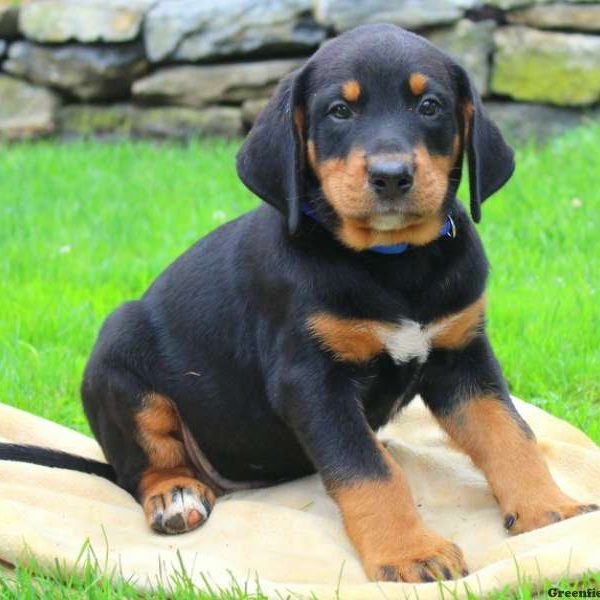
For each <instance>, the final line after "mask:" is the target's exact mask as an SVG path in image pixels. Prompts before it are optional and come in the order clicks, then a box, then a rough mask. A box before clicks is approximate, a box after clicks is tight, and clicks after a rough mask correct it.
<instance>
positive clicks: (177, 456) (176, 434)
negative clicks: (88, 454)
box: [135, 394, 215, 533]
mask: <svg viewBox="0 0 600 600" xmlns="http://www.w3.org/2000/svg"><path fill="white" fill-rule="evenodd" d="M135 422H136V429H137V431H136V437H137V440H138V443H139V444H140V446H141V448H142V450H143V452H144V454H145V456H146V458H147V462H148V466H147V467H146V468H145V469H144V470H143V471H142V473H141V475H140V481H139V484H138V490H137V491H138V498H139V501H140V503H141V504H142V506H143V508H144V513H145V515H146V520H147V522H148V524H149V525H150V527H152V529H154V530H155V531H158V532H159V533H183V532H185V531H190V530H191V529H195V528H196V527H198V526H199V525H201V524H202V523H204V521H206V519H208V516H209V514H210V512H211V510H212V507H213V505H214V503H215V495H214V494H213V492H212V490H211V489H210V488H209V487H208V486H207V485H205V484H204V483H202V482H200V481H199V480H198V479H196V477H194V474H193V471H192V469H191V468H190V467H189V466H188V461H187V456H186V452H185V448H184V445H183V442H182V441H181V427H180V422H179V416H178V414H177V411H176V410H175V408H174V406H173V404H172V402H171V401H170V400H169V399H168V398H166V397H165V396H161V395H159V394H150V395H147V396H145V398H144V404H143V408H142V410H140V411H139V412H138V413H137V414H136V415H135Z"/></svg>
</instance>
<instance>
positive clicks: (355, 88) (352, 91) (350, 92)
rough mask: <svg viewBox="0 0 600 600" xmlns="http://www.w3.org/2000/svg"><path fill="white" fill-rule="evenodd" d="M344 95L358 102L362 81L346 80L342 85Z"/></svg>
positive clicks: (345, 98)
mask: <svg viewBox="0 0 600 600" xmlns="http://www.w3.org/2000/svg"><path fill="white" fill-rule="evenodd" d="M342 97H343V98H344V100H347V101H348V102H356V101H357V100H358V99H359V98H360V83H358V81H356V79H351V80H350V81H346V82H345V83H344V85H343V86H342Z"/></svg>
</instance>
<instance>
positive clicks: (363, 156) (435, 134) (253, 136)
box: [238, 25, 514, 250]
mask: <svg viewBox="0 0 600 600" xmlns="http://www.w3.org/2000/svg"><path fill="white" fill-rule="evenodd" d="M464 154H466V155H467V159H468V166H469V182H470V194H471V214H472V217H473V219H474V220H475V221H477V222H478V221H479V219H480V216H481V214H480V205H481V203H482V202H483V201H484V200H485V199H486V198H487V197H488V196H490V195H491V194H493V193H494V192H495V191H496V190H497V189H499V188H500V187H501V186H502V185H503V184H504V183H505V182H506V181H507V180H508V179H509V177H510V176H511V174H512V172H513V169H514V162H513V154H512V151H511V149H510V148H509V147H508V146H507V145H506V143H505V141H504V139H503V138H502V135H501V134H500V131H499V130H498V128H497V127H496V125H495V124H494V123H493V122H492V121H491V120H490V119H489V117H488V116H487V114H486V112H485V109H484V108H483V106H482V103H481V100H480V98H479V95H478V94H477V92H476V90H475V89H474V87H473V86H472V84H471V82H470V79H469V77H468V75H467V74H466V73H465V71H464V70H463V69H462V68H461V67H460V66H459V65H457V64H456V63H455V62H454V61H453V60H452V59H451V58H450V57H448V56H447V55H445V54H444V53H442V52H441V51H439V50H438V49H436V48H435V47H434V46H432V45H431V44H430V43H429V42H427V41H426V40H424V39H423V38H421V37H419V36H417V35H415V34H412V33H409V32H407V31H405V30H403V29H401V28H399V27H395V26H392V25H366V26H363V27H359V28H357V29H355V30H353V31H350V32H348V33H346V34H343V35H341V36H339V37H338V38H336V39H334V40H332V41H331V42H329V43H327V44H326V45H324V46H323V47H322V48H321V49H320V50H319V51H318V52H316V53H315V54H314V55H313V57H312V58H311V59H310V60H309V61H308V62H307V63H306V64H305V65H304V67H303V68H302V69H300V70H298V71H296V72H295V73H293V74H291V75H290V76H288V77H287V78H286V79H284V80H283V81H282V83H281V85H280V86H279V88H278V90H277V92H276V94H275V96H274V97H273V99H272V100H271V102H270V103H269V105H268V106H267V108H266V109H265V110H264V111H263V113H262V114H261V115H260V117H259V119H258V120H257V123H256V124H255V126H254V127H253V129H252V130H251V132H250V134H249V135H248V138H247V139H246V142H245V143H244V145H243V147H242V149H241V150H240V153H239V155H238V173H239V175H240V177H241V179H242V181H243V182H244V183H245V184H246V185H247V186H248V187H249V188H250V189H251V190H252V191H254V192H255V193H256V194H257V195H258V196H260V197H261V198H263V199H264V200H266V201H267V202H269V203H270V204H273V205H274V206H276V207H277V208H278V209H280V210H281V211H282V212H283V213H284V214H285V215H287V218H288V224H289V227H290V230H292V231H293V230H295V228H296V227H297V224H298V221H299V211H300V205H301V202H302V201H305V200H307V199H310V200H311V202H312V204H313V209H314V210H316V212H317V214H318V215H319V219H320V220H321V221H322V222H323V223H325V224H326V225H327V226H328V227H330V228H331V229H332V230H333V231H334V232H335V234H336V236H337V237H338V238H339V239H340V240H341V241H342V242H343V243H345V244H346V245H348V246H350V247H352V248H355V249H357V250H362V249H365V248H369V247H370V246H374V245H380V244H395V243H400V242H408V243H411V244H415V245H423V244H427V243H428V242H430V241H431V240H433V239H435V238H436V237H437V236H438V232H439V230H440V227H441V225H442V223H443V222H444V219H445V215H446V211H447V208H448V205H449V204H450V202H451V201H452V199H453V197H454V194H455V193H456V190H457V188H458V184H459V183H460V177H461V168H462V163H463V155H464Z"/></svg>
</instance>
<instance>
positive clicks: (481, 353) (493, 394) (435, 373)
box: [421, 334, 598, 533]
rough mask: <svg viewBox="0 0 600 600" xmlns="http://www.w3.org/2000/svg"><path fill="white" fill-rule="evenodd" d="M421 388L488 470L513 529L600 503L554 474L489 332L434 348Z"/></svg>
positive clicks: (537, 524) (544, 522) (453, 435)
mask: <svg viewBox="0 0 600 600" xmlns="http://www.w3.org/2000/svg"><path fill="white" fill-rule="evenodd" d="M421 393H422V395H423V399H424V400H425V402H426V403H427V404H428V405H429V407H430V409H431V410H432V411H433V413H434V415H435V416H436V418H437V420H438V421H439V423H440V424H441V426H442V427H443V428H444V429H445V430H446V432H447V433H448V434H449V436H450V437H451V438H452V439H453V440H454V441H455V442H456V443H457V444H458V446H460V447H461V448H462V449H463V450H464V451H465V452H466V453H467V454H468V455H469V456H470V457H471V459H472V460H473V462H474V463H475V465H477V466H478V467H479V468H480V469H481V470H482V471H483V472H484V474H485V476H486V478H487V480H488V482H489V484H490V487H491V488H492V490H493V492H494V495H495V497H496V499H497V501H498V503H499V505H500V509H501V511H502V515H503V519H504V526H505V528H506V529H507V530H508V531H510V532H511V533H522V532H525V531H529V530H531V529H536V528H538V527H543V526H544V525H548V524H550V523H554V522H556V521H560V520H562V519H568V518H569V517H572V516H575V515H578V514H581V513H584V512H589V511H591V510H595V509H597V508H598V507H597V506H596V505H592V504H582V503H579V502H577V501H576V500H574V499H573V498H570V497H569V496H567V495H566V494H565V493H564V492H562V490H561V489H560V488H559V487H558V485H557V484H556V482H555V481H554V479H553V478H552V475H551V474H550V471H549V469H548V466H547V464H546V461H545V460H544V457H543V455H542V452H541V450H540V448H539V446H538V444H537V442H536V439H535V436H534V434H533V432H532V431H531V429H530V428H529V426H528V425H527V423H525V421H524V420H523V419H522V418H521V416H520V415H519V413H518V412H517V411H516V409H515V407H514V405H513V403H512V402H511V400H510V396H509V394H508V390H507V388H506V384H505V383H504V379H503V377H502V373H501V371H500V367H499V366H498V364H497V361H496V359H495V357H494V354H493V351H492V349H491V347H490V345H489V343H488V341H487V338H486V337H485V335H484V334H479V335H477V337H475V338H474V339H472V340H471V341H470V342H469V343H468V344H467V345H466V346H465V347H463V348H454V349H448V350H442V349H440V350H437V351H434V353H433V354H432V355H431V356H430V359H429V361H428V365H427V367H426V370H425V373H424V379H423V387H422V390H421Z"/></svg>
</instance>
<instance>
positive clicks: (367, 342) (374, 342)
mask: <svg viewBox="0 0 600 600" xmlns="http://www.w3.org/2000/svg"><path fill="white" fill-rule="evenodd" d="M382 326H385V325H384V324H382V323H379V322H378V321H370V320H368V319H343V318H340V317H335V316H333V315H329V314H327V313H320V314H316V315H313V316H311V317H310V318H309V319H308V328H309V330H310V332H311V334H312V335H314V336H315V337H316V338H317V339H318V340H319V343H320V344H321V345H322V346H323V347H324V348H326V349H327V350H329V351H330V352H332V353H333V355H334V357H335V358H336V359H337V360H341V361H349V362H359V363H362V362H367V361H369V360H371V359H372V358H375V356H377V355H378V354H381V353H382V352H383V351H384V350H385V346H384V343H383V341H382V340H381V338H380V336H379V335H378V333H377V328H378V327H382Z"/></svg>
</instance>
